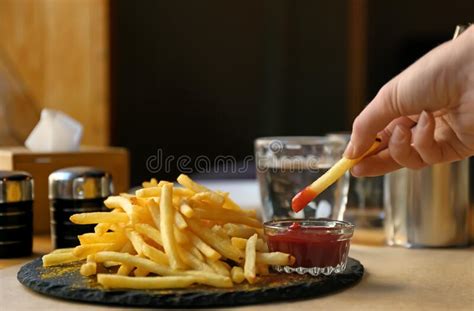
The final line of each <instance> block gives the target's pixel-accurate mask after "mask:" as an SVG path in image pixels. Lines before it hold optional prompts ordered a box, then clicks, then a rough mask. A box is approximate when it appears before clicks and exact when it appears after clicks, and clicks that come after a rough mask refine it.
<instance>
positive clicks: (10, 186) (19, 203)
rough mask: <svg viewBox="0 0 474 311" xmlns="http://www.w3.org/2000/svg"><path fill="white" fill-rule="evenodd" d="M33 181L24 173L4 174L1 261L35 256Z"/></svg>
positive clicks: (1, 173) (0, 198) (0, 191)
mask: <svg viewBox="0 0 474 311" xmlns="http://www.w3.org/2000/svg"><path fill="white" fill-rule="evenodd" d="M32 241H33V178H32V177H31V175H30V174H29V173H26V172H21V171H0V258H12V257H22V256H28V255H31V251H32Z"/></svg>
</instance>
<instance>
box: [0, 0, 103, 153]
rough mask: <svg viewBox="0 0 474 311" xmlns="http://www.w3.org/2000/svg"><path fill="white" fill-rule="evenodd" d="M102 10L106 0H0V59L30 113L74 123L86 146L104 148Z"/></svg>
mask: <svg viewBox="0 0 474 311" xmlns="http://www.w3.org/2000/svg"><path fill="white" fill-rule="evenodd" d="M108 6H109V3H108V1H107V0H67V1H63V0H2V1H0V49H1V50H2V51H1V52H2V53H1V54H0V55H4V57H5V58H7V61H6V62H7V63H8V64H9V65H10V67H11V68H12V70H11V71H12V72H14V73H15V74H17V77H16V78H17V79H18V80H19V81H21V82H22V84H23V85H24V91H25V92H28V93H29V94H28V96H29V98H31V99H32V102H33V104H34V106H35V108H36V109H37V110H38V111H39V110H40V109H41V108H43V107H49V108H54V109H59V110H62V111H64V112H66V113H68V114H70V115H71V116H72V117H74V118H76V119H77V120H79V121H80V122H81V123H83V124H84V126H85V131H84V139H83V143H84V144H88V145H107V144H108V143H109V128H110V126H109V119H110V118H109V113H110V112H109V110H110V108H109V106H110V105H109V74H108V73H109V50H108V48H109V40H108V33H109V31H108V25H109V16H108ZM0 57H1V56H0ZM0 96H1V94H0ZM25 109H28V108H25Z"/></svg>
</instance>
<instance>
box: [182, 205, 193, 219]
mask: <svg viewBox="0 0 474 311" xmlns="http://www.w3.org/2000/svg"><path fill="white" fill-rule="evenodd" d="M179 211H180V212H181V214H183V215H184V216H186V217H187V218H191V217H193V215H194V212H193V209H192V208H191V206H189V204H188V203H186V202H181V206H180V207H179Z"/></svg>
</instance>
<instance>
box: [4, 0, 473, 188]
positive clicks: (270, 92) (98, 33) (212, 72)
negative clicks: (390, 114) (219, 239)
mask: <svg viewBox="0 0 474 311" xmlns="http://www.w3.org/2000/svg"><path fill="white" fill-rule="evenodd" d="M473 19H474V2H473V1H472V0H455V1H433V0H431V1H429V0H419V1H408V0H386V1H375V0H337V1H310V0H308V1H306V0H299V1H290V0H261V1H233V2H228V1H218V0H215V1H212V0H201V1H182V0H175V1H158V0H150V1H145V0H141V1H126V0H116V1H107V0H67V1H66V0H62V1H61V0H0V145H3V146H5V145H23V142H24V140H25V138H26V137H27V135H28V133H29V132H30V131H31V129H32V128H33V126H34V125H35V124H36V122H37V120H38V118H39V112H40V111H41V109H42V108H43V107H49V108H55V109H60V110H63V111H64V112H66V113H68V114H70V115H71V116H72V117H73V118H75V119H77V120H79V121H80V122H82V123H83V125H84V126H85V132H84V139H83V143H84V144H86V145H98V146H107V145H113V146H124V147H126V148H128V149H129V151H130V156H131V174H132V176H131V178H132V184H137V183H139V182H140V181H142V180H144V179H145V178H149V177H150V176H151V175H157V177H158V178H169V179H174V177H175V176H176V174H177V173H178V172H177V169H176V167H174V166H171V167H170V170H168V171H160V172H158V173H157V174H151V173H150V171H149V170H148V169H147V167H146V161H147V159H149V157H150V156H153V155H156V154H157V150H158V149H160V150H162V151H163V155H164V156H167V155H172V156H175V157H179V156H180V155H188V156H190V157H191V158H192V159H195V158H197V157H198V156H200V155H205V156H208V157H210V158H211V159H212V158H213V157H215V156H217V155H230V156H234V157H236V159H238V160H244V158H245V157H246V156H249V155H252V154H253V141H254V139H255V138H256V137H259V136H276V135H324V134H326V133H328V132H338V131H348V130H350V128H351V123H352V120H353V118H354V117H355V116H356V115H357V113H358V112H359V111H360V110H361V109H362V108H363V107H364V105H365V104H366V103H367V102H368V101H369V100H370V99H371V98H372V97H373V96H374V95H375V94H376V93H377V90H378V89H379V88H380V87H381V86H382V85H383V84H384V83H385V82H387V81H388V80H389V79H390V78H391V77H392V76H394V75H396V74H397V73H398V72H400V71H401V70H403V68H405V67H406V66H408V65H409V64H410V63H412V62H413V61H415V60H416V59H417V58H418V57H420V56H421V55H423V54H424V53H426V52H427V51H428V50H430V49H432V48H433V47H435V46H436V45H438V44H440V43H441V42H444V41H446V40H449V39H451V37H452V34H453V31H454V27H455V25H456V24H460V23H466V22H469V21H472V20H473ZM253 174H254V173H253V172H251V171H248V172H245V173H241V174H237V175H232V176H227V177H233V178H248V177H254V176H253ZM216 175H217V177H222V174H216ZM208 177H212V176H208Z"/></svg>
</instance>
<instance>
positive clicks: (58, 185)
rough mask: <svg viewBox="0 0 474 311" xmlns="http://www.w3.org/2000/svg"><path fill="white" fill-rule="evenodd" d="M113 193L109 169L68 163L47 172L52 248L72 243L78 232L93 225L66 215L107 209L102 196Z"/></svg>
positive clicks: (75, 242) (91, 230) (77, 242)
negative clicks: (51, 171)
mask: <svg viewBox="0 0 474 311" xmlns="http://www.w3.org/2000/svg"><path fill="white" fill-rule="evenodd" d="M112 193H113V183H112V177H111V176H110V174H109V173H107V172H105V171H103V170H100V169H97V168H93V167H82V166H81V167H69V168H64V169H60V170H57V171H55V172H53V173H51V175H49V200H50V212H51V238H52V241H53V247H54V248H64V247H74V246H76V245H78V244H79V240H78V238H77V236H78V235H81V234H84V233H87V232H93V231H94V225H76V224H73V223H72V222H71V221H70V220H69V217H71V215H73V214H77V213H84V212H100V211H107V210H108V209H107V208H106V207H105V206H104V200H105V199H106V198H107V197H108V196H109V195H111V194H112Z"/></svg>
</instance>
